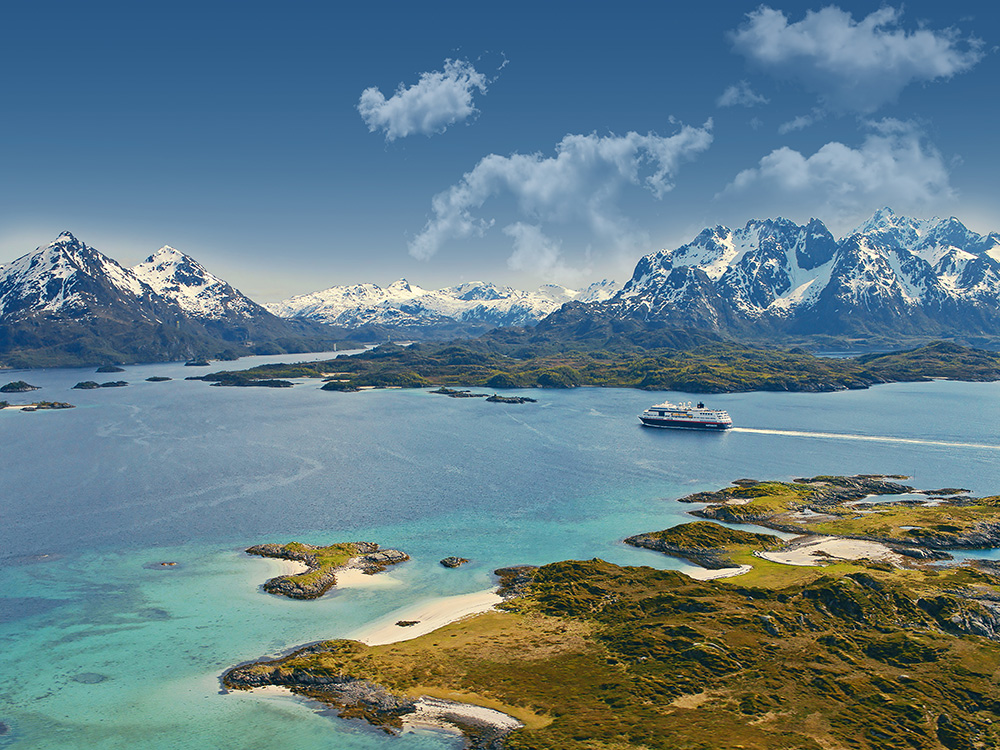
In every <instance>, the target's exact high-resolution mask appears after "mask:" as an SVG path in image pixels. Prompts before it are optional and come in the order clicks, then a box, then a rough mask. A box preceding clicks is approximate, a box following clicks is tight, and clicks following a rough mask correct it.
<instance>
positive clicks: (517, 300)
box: [265, 279, 619, 334]
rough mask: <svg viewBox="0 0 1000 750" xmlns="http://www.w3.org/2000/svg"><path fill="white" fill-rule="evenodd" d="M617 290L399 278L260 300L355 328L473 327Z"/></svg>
mask: <svg viewBox="0 0 1000 750" xmlns="http://www.w3.org/2000/svg"><path fill="white" fill-rule="evenodd" d="M618 289H619V287H618V285H617V284H615V283H614V282H613V281H607V280H605V281H599V282H597V283H594V284H591V285H590V286H589V287H587V288H586V289H582V290H574V289H568V288H566V287H564V286H560V285H558V284H546V285H544V286H541V287H539V288H538V289H537V290H535V291H534V292H522V291H518V290H516V289H512V288H510V287H508V286H499V285H497V284H491V283H488V282H485V281H470V282H467V283H464V284H459V285H458V286H451V287H447V288H445V289H437V290H433V291H431V290H427V289H421V288H420V287H418V286H416V285H415V284H411V283H409V282H408V281H406V279H400V280H399V281H396V282H393V283H392V284H390V285H389V286H387V287H385V288H382V287H379V286H376V285H375V284H356V285H354V286H335V287H331V288H330V289H326V290H324V291H321V292H313V293H312V294H303V295H299V296H297V297H292V298H291V299H287V300H285V301H283V302H276V303H273V304H269V305H265V307H267V309H268V310H270V311H271V312H272V313H274V314H275V315H280V316H281V317H284V318H305V319H308V320H313V321H317V322H321V323H329V324H331V325H338V326H344V327H346V328H356V327H358V326H373V325H374V326H386V327H389V328H393V329H397V330H408V331H417V330H421V329H423V330H425V331H426V330H431V329H440V330H445V331H454V330H457V329H461V330H464V331H465V333H466V334H469V333H472V332H473V331H475V330H477V329H478V330H481V331H482V330H487V329H490V328H497V327H507V326H531V325H534V324H536V323H537V322H538V321H539V320H541V319H542V318H544V317H545V316H546V315H548V314H549V313H551V312H553V311H554V310H557V309H559V308H560V307H561V306H562V305H564V304H565V303H566V302H571V301H577V302H581V303H589V302H600V301H604V300H607V299H610V298H611V297H612V296H614V294H615V292H617V291H618Z"/></svg>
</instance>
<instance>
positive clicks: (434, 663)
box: [251, 560, 1000, 750]
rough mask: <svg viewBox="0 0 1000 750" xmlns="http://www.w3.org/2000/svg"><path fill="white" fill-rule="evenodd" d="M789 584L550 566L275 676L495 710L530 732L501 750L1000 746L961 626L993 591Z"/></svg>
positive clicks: (962, 574)
mask: <svg viewBox="0 0 1000 750" xmlns="http://www.w3.org/2000/svg"><path fill="white" fill-rule="evenodd" d="M794 573H795V578H796V580H794V582H792V583H790V584H789V583H788V582H786V583H785V584H784V585H767V586H765V585H753V586H750V585H746V584H745V583H741V582H739V580H738V579H734V580H733V581H729V582H727V581H716V582H706V583H698V582H695V581H693V580H691V579H690V578H687V577H686V576H684V575H681V574H679V573H674V572H669V571H657V570H653V569H651V568H645V567H644V568H627V567H618V566H615V565H611V564H610V563H606V562H603V561H600V560H591V561H586V562H573V561H569V562H562V563H555V564H552V565H546V566H544V567H542V568H540V569H538V570H537V571H535V573H534V578H533V580H532V583H531V587H530V592H529V593H528V594H527V595H526V596H524V597H521V598H520V599H517V600H515V601H513V602H511V604H510V605H509V611H508V612H505V613H490V614H486V615H481V616H479V617H476V618H473V619H470V620H466V621H463V622H459V623H454V624H452V625H449V626H447V627H445V628H442V629H440V630H437V631H435V632H434V633H431V634H429V635H426V636H422V637H420V638H417V639H414V640H412V641H406V642H402V643H397V644H390V645H385V646H374V647H367V646H364V645H362V644H360V643H357V642H354V641H331V642H328V643H326V644H323V645H322V646H321V647H313V648H312V649H311V650H310V651H309V652H308V653H303V654H300V655H297V656H295V655H293V656H292V657H290V658H287V659H285V660H282V661H280V662H279V663H278V664H280V668H281V670H282V671H284V672H285V673H286V674H287V675H292V674H294V673H296V672H297V673H300V674H304V673H308V674H310V675H344V674H346V675H350V676H352V677H356V678H363V679H367V680H371V681H373V682H376V683H378V684H379V685H382V686H384V687H386V688H388V689H389V690H391V691H393V692H394V693H396V694H399V695H410V696H418V695H430V696H435V697H444V698H450V699H453V700H458V701H463V702H470V703H474V704H477V705H484V706H488V707H492V708H497V709H499V710H502V711H505V712H507V713H509V714H511V715H513V716H515V717H517V718H519V719H520V720H521V721H522V722H524V724H525V727H524V728H523V729H521V730H518V731H516V732H514V733H513V734H511V735H510V736H509V737H507V739H506V741H505V743H506V744H505V746H506V747H508V748H511V749H523V750H526V749H528V748H531V749H534V750H542V749H543V748H544V749H546V750H557V749H558V750H570V749H572V748H585V749H587V750H642V749H645V748H663V749H668V748H669V749H670V750H673V749H675V748H705V749H708V748H712V749H713V750H714V749H715V748H759V749H761V750H763V749H764V748H768V749H770V748H796V749H800V748H810V749H814V750H830V749H832V748H886V749H888V748H892V749H894V750H895V748H963V749H966V748H968V749H969V750H972V749H973V748H987V747H995V746H996V743H997V742H1000V733H998V731H997V730H998V728H1000V685H998V681H997V672H998V670H1000V644H998V643H995V642H992V641H989V640H987V639H985V638H982V637H978V636H974V635H968V634H964V633H962V632H961V631H960V630H959V628H958V627H957V626H956V625H955V624H954V622H953V617H954V615H955V613H956V612H965V613H969V612H971V611H973V610H977V611H978V609H981V608H982V606H983V605H982V604H981V603H980V602H978V601H977V600H976V599H974V598H967V597H965V596H964V595H962V594H961V593H957V592H969V593H971V594H977V593H982V592H986V591H991V592H995V591H996V590H997V588H996V587H997V584H998V583H1000V581H998V580H997V579H996V578H991V577H989V576H987V575H985V574H982V573H977V572H975V571H972V570H968V569H958V570H954V571H950V572H945V573H938V574H928V573H922V572H916V571H909V572H907V576H908V577H901V576H899V575H897V574H895V573H893V572H890V571H886V570H882V569H880V568H867V567H866V566H865V565H863V564H860V565H846V566H843V569H842V570H841V571H838V574H837V575H830V571H827V570H817V569H814V568H798V569H795V570H794ZM274 666H276V663H268V664H263V665H260V666H258V667H252V668H251V669H259V670H262V671H267V670H271V669H273V668H274ZM274 681H276V682H281V679H280V678H278V679H276V680H274ZM303 692H306V693H307V694H312V695H314V696H317V697H322V694H321V693H315V692H313V691H310V690H308V689H306V690H304V691H303Z"/></svg>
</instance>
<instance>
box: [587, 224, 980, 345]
mask: <svg viewBox="0 0 1000 750" xmlns="http://www.w3.org/2000/svg"><path fill="white" fill-rule="evenodd" d="M593 309H594V313H595V314H600V315H607V316H611V317H618V318H622V317H630V318H633V319H640V320H647V321H658V322H669V323H671V324H674V325H689V326H695V327H698V328H704V329H708V330H712V331H717V332H721V333H729V334H741V333H755V334H757V333H767V332H771V333H778V334H780V333H795V334H818V333H825V334H836V335H842V334H865V333H879V334H885V333H888V332H892V331H895V332H900V333H914V334H917V333H919V334H924V335H929V334H942V333H953V334H973V333H976V334H979V333H982V334H990V335H997V334H1000V235H998V234H996V233H991V234H988V235H980V234H977V233H976V232H973V231H971V230H969V229H968V228H967V227H965V226H964V225H963V224H962V223H961V222H960V221H959V220H958V219H956V218H954V217H952V218H948V219H937V218H935V219H929V220H919V219H911V218H908V217H905V216H898V215H896V214H894V213H893V212H892V211H891V210H890V209H888V208H883V209H881V210H880V211H878V212H877V213H876V214H875V215H874V216H872V217H871V218H870V219H868V220H867V221H866V222H864V223H863V224H862V225H861V226H859V227H858V228H857V229H855V230H854V231H853V232H851V233H849V234H848V235H847V236H846V237H843V238H842V239H840V240H837V239H835V238H834V236H833V235H832V234H831V233H830V231H829V230H828V229H827V228H826V226H825V225H824V224H823V223H822V222H821V221H818V220H817V219H813V220H811V221H810V222H809V223H808V224H806V225H804V226H800V225H797V224H795V223H794V222H791V221H788V220H786V219H780V218H779V219H766V220H751V221H750V222H748V223H747V225H746V226H745V227H743V228H741V229H735V230H733V229H729V228H727V227H722V226H717V227H714V228H710V229H705V230H704V231H703V232H701V234H699V235H698V236H697V237H695V238H694V240H692V241H691V242H690V243H688V244H686V245H682V246H681V247H679V248H677V249H675V250H661V251H659V252H656V253H652V254H650V255H647V256H645V257H644V258H642V259H641V260H640V261H639V263H638V264H637V265H636V268H635V272H634V274H633V275H632V278H631V279H630V280H629V281H628V282H627V283H626V284H625V286H624V287H623V288H622V290H621V292H619V293H618V294H617V295H615V296H614V297H613V298H612V299H610V300H609V301H607V302H606V303H599V304H597V305H594V306H593Z"/></svg>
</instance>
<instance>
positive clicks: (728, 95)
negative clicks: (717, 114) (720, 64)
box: [715, 81, 770, 107]
mask: <svg viewBox="0 0 1000 750" xmlns="http://www.w3.org/2000/svg"><path fill="white" fill-rule="evenodd" d="M768 101H770V100H769V99H768V98H767V97H765V96H762V95H760V94H758V93H757V92H756V91H754V90H753V89H752V88H750V84H749V83H747V82H746V81H740V82H739V83H735V84H733V85H732V86H730V87H729V88H727V89H726V90H725V91H723V92H722V95H721V96H720V97H719V98H718V99H716V100H715V103H716V105H718V106H719V107H756V106H757V105H758V104H767V103H768Z"/></svg>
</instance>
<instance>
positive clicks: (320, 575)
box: [246, 542, 410, 599]
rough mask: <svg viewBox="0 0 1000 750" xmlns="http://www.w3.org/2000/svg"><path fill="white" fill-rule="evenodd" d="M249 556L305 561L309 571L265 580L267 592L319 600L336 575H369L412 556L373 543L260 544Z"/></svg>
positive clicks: (250, 550)
mask: <svg viewBox="0 0 1000 750" xmlns="http://www.w3.org/2000/svg"><path fill="white" fill-rule="evenodd" d="M246 552H247V554H249V555H260V556H261V557H273V558H277V559H280V560H293V561H295V562H300V563H303V564H304V565H305V566H306V570H305V571H303V572H302V573H296V574H294V575H284V576H277V577H276V578H271V579H269V580H267V581H265V582H264V591H267V592H268V593H269V594H277V595H279V596H287V597H289V598H291V599H318V598H319V597H321V596H323V594H325V593H326V592H327V591H329V590H330V589H331V588H333V587H334V586H336V585H337V574H338V573H341V572H343V571H345V570H360V571H362V572H363V573H366V574H368V575H374V574H375V573H378V572H381V571H382V570H385V568H387V567H388V566H390V565H395V564H396V563H401V562H404V561H406V560H409V559H410V556H409V555H407V554H406V553H405V552H400V551H399V550H396V549H380V548H379V545H377V544H375V543H374V542H341V543H338V544H329V545H327V546H325V547H320V546H316V545H313V544H303V543H301V542H290V543H288V544H258V545H256V546H253V547H249V548H247V550H246Z"/></svg>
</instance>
